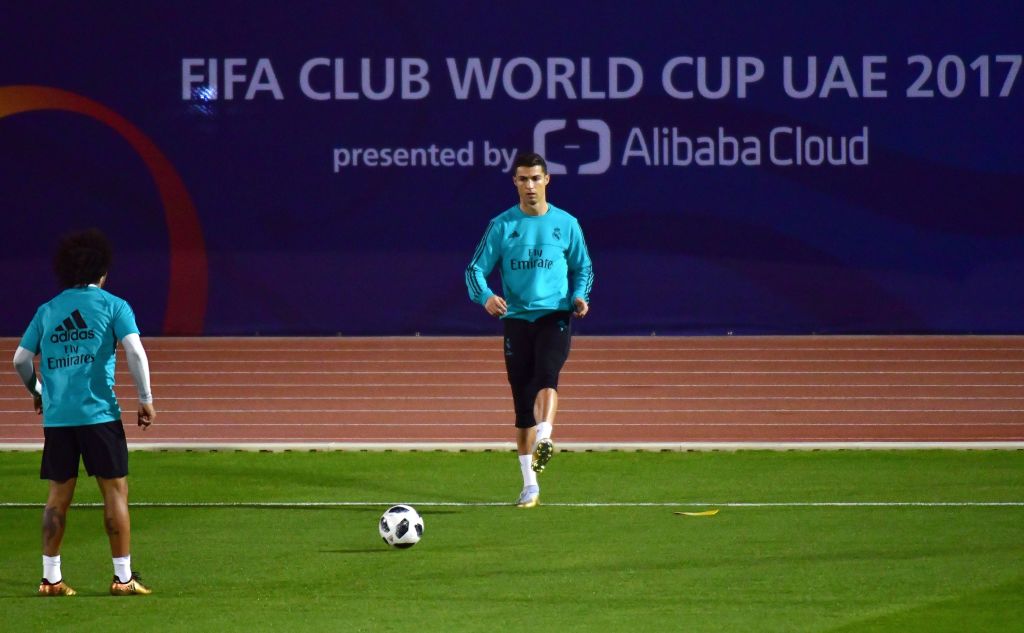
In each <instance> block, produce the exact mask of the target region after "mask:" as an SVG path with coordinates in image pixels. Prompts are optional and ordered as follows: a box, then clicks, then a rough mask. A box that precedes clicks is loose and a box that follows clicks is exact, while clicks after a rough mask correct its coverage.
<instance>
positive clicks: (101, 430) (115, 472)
mask: <svg viewBox="0 0 1024 633" xmlns="http://www.w3.org/2000/svg"><path fill="white" fill-rule="evenodd" d="M81 428H82V432H81V434H80V436H81V438H82V439H81V442H82V447H83V450H82V460H83V461H84V462H85V469H86V471H87V472H88V473H89V474H90V475H92V476H94V477H96V483H97V485H98V486H99V488H100V493H101V494H102V495H103V527H104V530H105V531H106V533H107V539H108V541H109V542H110V556H111V559H112V562H113V565H114V578H113V580H111V584H110V593H111V594H113V595H115V596H126V595H146V594H149V593H152V592H151V591H150V590H149V589H148V588H147V587H145V586H144V585H143V584H142V583H141V581H140V579H139V576H138V574H136V573H134V572H133V571H132V566H131V538H132V527H131V517H130V516H129V513H128V479H127V477H128V441H127V440H126V439H125V436H124V426H123V425H122V424H121V421H120V420H116V421H114V422H108V423H106V424H92V425H90V426H87V427H81Z"/></svg>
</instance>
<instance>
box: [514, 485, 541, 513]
mask: <svg viewBox="0 0 1024 633" xmlns="http://www.w3.org/2000/svg"><path fill="white" fill-rule="evenodd" d="M538 503H540V487H539V486H526V487H525V488H523V491H522V492H520V493H519V500H518V501H516V506H517V507H519V508H532V507H534V506H536V505H537V504H538Z"/></svg>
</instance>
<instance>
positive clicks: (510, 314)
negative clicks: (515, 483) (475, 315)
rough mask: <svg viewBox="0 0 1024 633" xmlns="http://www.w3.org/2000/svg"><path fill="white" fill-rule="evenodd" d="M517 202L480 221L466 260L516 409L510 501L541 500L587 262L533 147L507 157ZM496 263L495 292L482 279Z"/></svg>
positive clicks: (529, 503) (586, 306)
mask: <svg viewBox="0 0 1024 633" xmlns="http://www.w3.org/2000/svg"><path fill="white" fill-rule="evenodd" d="M512 169H513V175H512V180H513V182H514V183H515V186H516V190H517V191H518V192H519V204H517V205H515V206H513V207H512V208H510V209H508V210H507V211H505V212H504V213H502V214H500V215H498V216H497V217H496V218H494V219H493V220H491V223H490V224H489V225H487V230H486V231H485V233H484V237H483V239H482V240H481V241H480V245H479V246H477V249H476V253H474V254H473V260H472V261H471V262H470V263H469V266H468V267H466V287H467V288H468V290H469V298H470V299H471V300H473V301H474V302H476V303H478V304H480V305H481V306H483V308H484V310H486V311H487V314H489V315H491V316H494V317H499V318H500V319H502V322H503V325H504V350H505V371H506V373H507V374H508V382H509V385H510V386H511V388H512V401H513V404H514V406H515V412H516V447H517V449H518V452H519V468H520V470H521V471H522V474H523V490H522V492H521V493H520V495H519V500H518V501H517V505H518V506H519V507H521V508H532V507H534V506H536V505H537V504H538V503H539V501H540V486H539V485H538V483H537V473H539V472H541V471H543V470H544V467H545V466H546V465H547V463H548V461H549V460H550V459H551V456H552V455H553V454H554V451H555V446H554V443H553V442H552V441H551V432H552V425H553V424H554V422H555V414H556V413H557V412H558V374H559V373H560V372H561V370H562V366H563V365H564V364H565V361H566V359H568V357H569V347H570V343H571V339H572V319H571V318H572V317H573V316H575V317H577V318H582V317H585V316H586V315H587V312H589V310H590V288H591V286H592V285H593V283H594V273H593V268H592V267H591V263H590V255H589V253H588V252H587V244H586V242H585V241H584V239H583V231H581V230H580V225H579V222H578V221H577V220H576V218H574V217H573V216H571V215H569V214H568V213H566V212H565V211H563V210H562V209H559V208H558V207H556V206H555V205H553V204H551V203H549V202H548V201H547V193H546V192H547V185H548V183H549V182H550V181H551V176H550V175H549V174H548V169H547V163H546V162H545V161H544V158H543V157H541V156H540V155H539V154H533V153H527V154H520V155H519V156H518V157H516V160H515V162H513V164H512ZM499 262H500V263H501V286H502V294H501V295H498V294H495V293H494V291H492V290H491V289H490V288H489V287H488V286H487V276H488V275H489V274H490V273H491V271H492V270H493V269H494V267H495V266H496V265H497V264H498V263H499Z"/></svg>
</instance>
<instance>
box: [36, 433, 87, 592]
mask: <svg viewBox="0 0 1024 633" xmlns="http://www.w3.org/2000/svg"><path fill="white" fill-rule="evenodd" d="M43 436H44V438H45V440H44V443H43V459H42V464H41V466H40V469H39V475H40V478H42V479H46V480H48V481H49V486H50V489H49V493H48V494H47V497H46V507H45V508H43V521H42V545H43V579H42V580H41V581H40V582H39V594H40V595H43V596H73V595H75V590H74V589H72V588H71V587H69V586H68V585H67V584H66V583H65V582H64V576H63V573H62V572H61V558H60V547H61V543H63V541H64V528H65V525H66V522H67V515H68V509H69V508H70V507H71V501H72V499H73V498H74V496H75V485H76V484H77V483H78V460H79V452H78V446H77V444H76V442H75V437H74V432H72V431H70V430H69V429H67V428H60V427H44V428H43Z"/></svg>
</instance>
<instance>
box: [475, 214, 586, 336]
mask: <svg viewBox="0 0 1024 633" xmlns="http://www.w3.org/2000/svg"><path fill="white" fill-rule="evenodd" d="M498 262H501V286H502V296H503V297H504V298H505V301H506V303H507V304H508V312H507V313H506V314H505V316H504V317H502V318H513V319H525V320H527V321H536V320H537V319H539V318H540V317H542V316H544V315H545V314H550V313H552V312H555V311H557V310H572V309H573V299H574V298H576V297H580V298H581V299H583V300H584V301H586V302H588V303H589V302H590V289H591V287H592V286H593V284H594V272H593V267H592V266H591V262H590V254H589V253H588V252H587V243H586V241H584V239H583V231H582V230H581V229H580V224H579V222H578V221H577V220H576V218H574V217H573V216H572V215H570V214H569V213H567V212H565V211H564V210H562V209H559V208H558V207H556V206H555V205H553V204H550V203H549V204H548V210H547V213H545V214H544V215H538V216H533V215H527V214H526V213H524V212H523V211H522V209H520V208H519V205H518V204H517V205H515V206H513V207H511V208H510V209H508V210H506V211H505V212H504V213H502V214H500V215H498V216H497V217H495V218H494V219H493V220H491V223H490V224H488V225H487V230H486V231H485V232H484V236H483V239H481V240H480V244H479V245H478V246H477V248H476V253H474V254H473V260H472V261H471V262H470V263H469V266H467V267H466V288H467V289H468V290H469V298H470V299H471V300H473V301H474V302H476V303H479V304H480V305H483V304H485V303H487V299H489V298H490V297H491V296H492V295H493V294H494V292H493V291H492V290H491V289H490V288H489V287H488V286H487V276H488V275H489V274H491V271H492V270H494V267H495V265H497V264H498Z"/></svg>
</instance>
